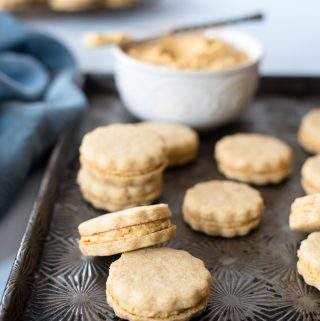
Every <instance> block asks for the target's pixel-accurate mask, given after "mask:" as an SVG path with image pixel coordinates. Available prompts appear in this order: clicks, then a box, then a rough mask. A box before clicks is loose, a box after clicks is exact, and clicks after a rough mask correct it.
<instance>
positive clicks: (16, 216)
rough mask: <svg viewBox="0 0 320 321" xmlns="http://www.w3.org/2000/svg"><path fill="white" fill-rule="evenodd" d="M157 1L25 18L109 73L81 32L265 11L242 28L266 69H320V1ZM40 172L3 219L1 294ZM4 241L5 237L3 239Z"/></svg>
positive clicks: (87, 66)
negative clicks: (263, 51)
mask: <svg viewBox="0 0 320 321" xmlns="http://www.w3.org/2000/svg"><path fill="white" fill-rule="evenodd" d="M149 2H150V3H154V4H153V5H151V4H150V5H149V6H147V7H145V8H141V9H139V10H138V9H136V10H133V11H132V12H131V11H123V12H99V13H95V14H81V15H61V16H59V15H47V16H45V17H32V16H31V15H29V17H25V18H24V20H25V21H26V22H27V23H28V24H29V25H30V26H31V27H32V28H34V29H37V30H39V31H41V32H43V31H45V32H48V33H50V34H52V35H54V36H57V37H59V38H61V39H62V40H63V41H64V42H65V43H66V44H67V45H68V46H69V47H70V48H71V50H72V51H73V52H74V53H75V55H76V56H77V58H78V61H79V63H80V66H81V69H82V70H83V71H94V72H108V71H110V70H111V66H112V61H111V58H110V55H109V50H107V49H100V50H93V49H86V48H84V47H83V46H82V44H81V35H82V33H83V32H85V31H88V30H97V31H99V30H100V31H108V30H114V29H122V30H127V31H131V32H132V31H133V30H135V32H136V31H137V30H138V31H139V30H140V31H141V30H142V31H145V30H150V29H152V28H153V27H154V26H164V25H168V24H183V23H189V22H196V21H200V22H202V21H205V20H212V19H217V18H224V17H232V16H237V15H242V14H247V13H252V12H255V11H263V12H264V13H265V14H266V20H265V21H264V22H263V23H255V24H246V25H243V26H241V27H239V29H240V30H244V31H247V32H249V33H251V34H252V35H254V36H256V37H257V38H259V39H260V40H261V41H262V42H263V43H264V45H265V47H266V48H267V55H266V57H265V60H264V62H263V65H262V72H263V73H264V74H286V75H299V74H300V75H319V74H320V63H319V58H320V42H319V40H318V38H319V34H320V21H319V12H320V2H319V1H314V0H303V1H302V0H281V1H276V0H219V1H218V0H149ZM40 178H41V172H40V173H37V174H35V175H33V176H32V177H31V178H30V179H29V181H28V183H27V184H26V185H25V186H24V188H23V191H22V192H21V194H20V196H19V197H18V198H17V199H15V200H14V204H13V206H12V208H11V209H10V211H9V213H7V215H6V216H5V217H3V218H2V219H1V220H0V235H1V236H2V242H1V251H0V293H1V292H2V289H3V287H4V285H5V282H6V279H7V276H8V274H9V271H10V267H11V264H12V260H13V258H14V256H15V253H16V250H17V248H18V246H19V243H20V240H21V236H22V234H23V231H24V228H25V225H26V221H27V219H28V217H29V213H30V210H31V207H32V204H33V201H34V199H35V197H36V194H37V191H38V187H39V182H40ZM4 240H5V241H4Z"/></svg>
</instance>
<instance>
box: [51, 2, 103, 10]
mask: <svg viewBox="0 0 320 321" xmlns="http://www.w3.org/2000/svg"><path fill="white" fill-rule="evenodd" d="M48 5H49V7H50V8H51V9H53V10H57V11H70V12H73V11H83V10H88V9H92V8H96V7H97V6H98V5H99V1H98V0H67V1H66V0H48Z"/></svg>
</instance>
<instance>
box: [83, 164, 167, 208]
mask: <svg viewBox="0 0 320 321" xmlns="http://www.w3.org/2000/svg"><path fill="white" fill-rule="evenodd" d="M77 182H78V184H79V186H80V188H81V190H83V191H87V192H88V193H90V194H92V195H95V196H96V197H97V198H101V199H105V200H106V201H108V200H112V201H118V202H129V203H130V202H132V201H134V200H135V199H141V198H144V197H147V196H148V195H150V194H154V193H156V194H157V195H159V194H160V193H161V190H162V175H160V174H159V175H158V176H157V177H156V178H155V179H154V180H151V181H149V182H146V183H144V184H140V185H131V184H127V185H123V186H121V185H114V184H112V183H108V182H105V181H104V179H103V178H102V179H99V178H97V177H96V176H95V175H94V174H93V173H90V172H89V171H88V170H86V169H84V168H81V169H80V171H79V173H78V177H77Z"/></svg>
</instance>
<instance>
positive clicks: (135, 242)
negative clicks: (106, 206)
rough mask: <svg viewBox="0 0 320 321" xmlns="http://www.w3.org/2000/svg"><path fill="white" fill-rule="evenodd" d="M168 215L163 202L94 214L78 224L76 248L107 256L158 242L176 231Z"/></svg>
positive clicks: (83, 251) (168, 211) (90, 254)
mask: <svg viewBox="0 0 320 321" xmlns="http://www.w3.org/2000/svg"><path fill="white" fill-rule="evenodd" d="M170 217H171V211H170V209H169V207H168V205H166V204H158V205H151V206H141V207H135V208H130V209H127V210H123V211H120V212H115V213H111V214H105V215H101V216H98V217H96V218H94V219H91V220H89V221H86V222H83V223H81V224H80V225H79V233H80V235H81V239H80V250H81V252H82V253H83V254H85V255H89V256H108V255H114V254H117V253H122V252H128V251H132V250H135V249H140V248H143V247H147V246H152V245H155V244H158V243H162V242H164V241H167V240H169V239H170V238H172V237H173V236H174V235H175V232H176V226H175V225H173V224H172V223H171V221H170Z"/></svg>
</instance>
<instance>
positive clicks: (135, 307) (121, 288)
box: [106, 248, 212, 321]
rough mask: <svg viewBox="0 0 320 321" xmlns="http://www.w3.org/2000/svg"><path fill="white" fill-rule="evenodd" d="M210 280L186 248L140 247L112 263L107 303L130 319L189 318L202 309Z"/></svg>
mask: <svg viewBox="0 0 320 321" xmlns="http://www.w3.org/2000/svg"><path fill="white" fill-rule="evenodd" d="M211 283H212V277H211V274H210V272H209V271H208V270H207V269H206V268H205V265H204V263H203V262H202V261H201V260H199V259H197V258H195V257H193V256H192V255H190V254H189V253H188V252H186V251H180V250H175V249H170V248H148V249H142V250H138V251H133V252H129V253H124V254H122V255H121V257H120V259H119V260H117V261H115V262H113V263H112V264H111V266H110V270H109V277H108V280H107V291H106V292H107V302H108V304H109V305H110V306H111V307H112V308H113V310H114V312H115V314H116V315H117V316H118V317H120V318H122V319H126V320H129V321H141V320H145V321H153V320H159V321H160V320H161V321H188V320H190V319H191V318H192V317H194V316H197V315H199V314H201V313H202V312H203V311H204V310H205V308H206V305H207V302H208V299H209V293H210V287H211Z"/></svg>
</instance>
